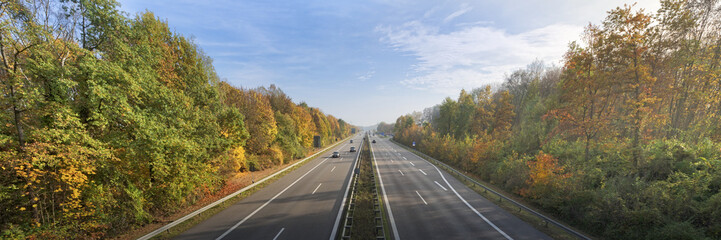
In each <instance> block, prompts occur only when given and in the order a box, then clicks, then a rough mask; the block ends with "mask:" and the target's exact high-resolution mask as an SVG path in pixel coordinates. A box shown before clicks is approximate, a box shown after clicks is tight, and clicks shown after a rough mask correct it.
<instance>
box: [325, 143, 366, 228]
mask: <svg viewBox="0 0 721 240" xmlns="http://www.w3.org/2000/svg"><path fill="white" fill-rule="evenodd" d="M363 142H365V141H363V140H361V144H360V147H358V151H356V157H355V162H353V167H352V168H351V174H349V176H348V185H347V186H346V188H345V193H343V200H342V201H341V203H340V208H338V214H337V215H336V217H335V223H334V224H333V230H332V231H331V233H330V238H329V239H330V240H333V239H336V238H335V235H336V234H338V225H340V218H341V215H343V208H345V201H346V199H347V197H348V191H350V185H351V180H352V179H353V174H355V168H356V166H357V165H358V159H360V151H361V150H360V149H362V148H363Z"/></svg>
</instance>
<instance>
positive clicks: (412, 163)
mask: <svg viewBox="0 0 721 240" xmlns="http://www.w3.org/2000/svg"><path fill="white" fill-rule="evenodd" d="M408 163H410V164H411V165H413V166H414V167H415V166H416V165H415V164H413V162H411V161H408Z"/></svg>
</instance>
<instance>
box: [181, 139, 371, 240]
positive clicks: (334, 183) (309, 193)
mask: <svg viewBox="0 0 721 240" xmlns="http://www.w3.org/2000/svg"><path fill="white" fill-rule="evenodd" d="M350 139H353V140H354V141H353V143H350V141H348V140H346V141H344V142H342V143H340V144H338V145H337V146H336V147H334V148H333V149H331V150H329V151H327V152H325V153H323V154H320V155H318V156H317V157H315V158H314V159H309V160H308V162H307V163H305V164H304V165H303V166H301V167H300V168H298V169H296V170H294V171H292V172H290V173H288V174H287V175H285V176H283V177H282V178H280V179H278V180H276V181H275V182H273V183H271V184H269V185H268V186H266V187H264V188H263V189H261V190H258V191H257V192H255V193H254V194H252V195H250V196H248V197H246V198H245V199H243V200H241V201H239V202H237V203H236V204H234V205H232V206H230V207H228V208H226V209H225V210H223V211H221V212H220V213H218V214H216V215H214V216H212V217H210V218H209V219H207V220H205V221H203V222H201V223H199V224H198V225H196V226H194V227H193V228H191V229H189V230H188V231H186V232H184V233H182V234H180V235H178V236H176V237H175V238H174V239H330V238H331V234H332V232H333V226H334V224H335V222H336V219H338V214H339V212H340V211H339V210H340V208H341V203H342V200H343V198H344V194H345V191H346V189H347V186H348V181H349V176H350V174H351V173H352V171H353V169H352V167H353V164H354V163H355V160H356V156H357V154H358V151H356V152H349V150H350V147H351V146H354V147H356V149H360V144H361V137H360V136H358V135H356V136H354V137H352V138H350ZM334 151H338V152H340V153H341V154H340V157H339V158H331V154H332V153H333V152H334Z"/></svg>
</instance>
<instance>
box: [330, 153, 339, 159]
mask: <svg viewBox="0 0 721 240" xmlns="http://www.w3.org/2000/svg"><path fill="white" fill-rule="evenodd" d="M331 157H334V158H337V157H340V153H339V152H333V155H331Z"/></svg>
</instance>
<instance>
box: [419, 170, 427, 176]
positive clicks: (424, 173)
mask: <svg viewBox="0 0 721 240" xmlns="http://www.w3.org/2000/svg"><path fill="white" fill-rule="evenodd" d="M418 171H421V173H423V175H426V176H428V174H426V172H424V171H423V170H421V169H418Z"/></svg>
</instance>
